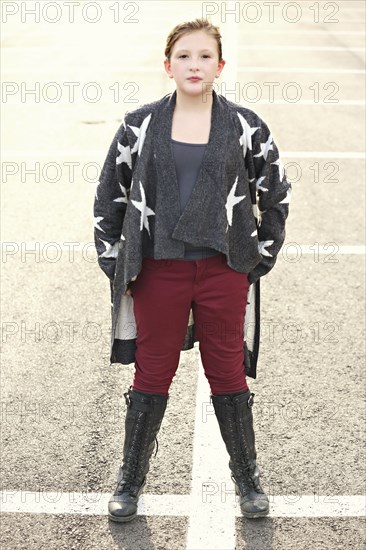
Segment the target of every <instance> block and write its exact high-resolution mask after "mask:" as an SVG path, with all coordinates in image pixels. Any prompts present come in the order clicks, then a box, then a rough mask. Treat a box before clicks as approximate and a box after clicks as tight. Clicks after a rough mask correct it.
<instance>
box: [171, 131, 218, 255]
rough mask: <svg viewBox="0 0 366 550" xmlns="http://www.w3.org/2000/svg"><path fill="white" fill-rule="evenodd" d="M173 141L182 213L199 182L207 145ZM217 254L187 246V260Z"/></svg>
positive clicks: (207, 249)
mask: <svg viewBox="0 0 366 550" xmlns="http://www.w3.org/2000/svg"><path fill="white" fill-rule="evenodd" d="M171 141H172V145H173V156H174V162H175V170H176V174H177V180H178V186H179V197H180V211H181V213H182V212H183V210H184V208H185V206H186V205H187V203H188V200H189V198H190V196H191V193H192V191H193V187H194V185H195V183H196V181H197V178H198V175H199V172H200V168H201V164H202V159H203V155H204V152H205V148H206V144H205V143H185V142H182V141H176V140H175V139H172V140H171ZM217 254H220V252H218V251H217V250H215V249H213V248H208V247H202V246H193V245H191V244H189V243H186V244H185V252H184V259H185V260H200V259H202V258H208V257H209V256H216V255H217Z"/></svg>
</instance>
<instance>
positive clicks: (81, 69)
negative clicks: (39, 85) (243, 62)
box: [2, 60, 366, 77]
mask: <svg viewBox="0 0 366 550" xmlns="http://www.w3.org/2000/svg"><path fill="white" fill-rule="evenodd" d="M88 69H90V71H94V72H95V66H94V65H91V66H90V67H88V66H86V65H74V66H71V65H70V66H68V67H67V74H68V75H69V74H70V72H72V71H77V72H78V73H81V74H84V73H85V72H87V71H88ZM156 71H157V69H156V67H151V66H150V67H141V66H140V67H126V66H124V65H120V66H115V65H113V66H108V65H103V67H98V73H101V72H112V73H119V74H122V73H123V75H126V74H134V73H154V74H156ZM241 71H245V72H247V73H250V72H252V73H253V72H254V73H258V72H260V73H262V72H263V73H290V74H293V73H320V74H325V73H327V74H348V75H351V74H352V75H361V74H362V75H364V74H365V73H366V70H365V69H340V68H337V67H334V68H332V67H324V68H321V67H273V66H270V67H264V66H256V65H254V66H239V67H238V72H241ZM17 72H20V73H22V74H23V73H27V72H31V73H34V72H35V68H34V67H30V66H29V65H28V66H23V67H21V66H17V67H14V65H12V66H11V67H6V66H5V61H4V60H3V66H2V74H3V75H4V74H5V73H17ZM44 72H45V73H46V74H47V76H49V75H50V74H52V67H51V69H47V70H46V71H44ZM53 72H54V73H55V74H59V75H62V67H60V66H58V67H57V68H56V67H55V68H54V71H53ZM36 74H37V76H38V75H40V74H42V69H41V70H40V69H39V68H38V67H37V69H36ZM158 76H159V75H158ZM161 76H164V73H163V72H162V73H161ZM94 77H95V74H94Z"/></svg>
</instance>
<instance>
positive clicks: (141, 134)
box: [129, 113, 151, 155]
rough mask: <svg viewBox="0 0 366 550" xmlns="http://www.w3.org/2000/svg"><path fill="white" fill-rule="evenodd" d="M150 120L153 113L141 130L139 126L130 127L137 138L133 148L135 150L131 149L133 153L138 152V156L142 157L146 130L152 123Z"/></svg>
mask: <svg viewBox="0 0 366 550" xmlns="http://www.w3.org/2000/svg"><path fill="white" fill-rule="evenodd" d="M150 118H151V113H150V114H149V115H148V116H147V117H145V118H144V120H143V121H142V124H141V126H140V128H139V127H138V126H130V125H129V126H130V128H131V130H132V131H133V133H134V134H135V136H136V137H137V140H136V143H135V145H134V146H133V148H132V149H131V153H136V151H137V154H138V155H140V153H141V149H142V146H143V144H144V141H145V135H146V130H147V127H148V126H149V123H150Z"/></svg>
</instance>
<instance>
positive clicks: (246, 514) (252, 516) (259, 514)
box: [242, 510, 269, 519]
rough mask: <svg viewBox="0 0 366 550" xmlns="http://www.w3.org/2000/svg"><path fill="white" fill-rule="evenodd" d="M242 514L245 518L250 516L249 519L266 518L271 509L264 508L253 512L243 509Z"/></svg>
mask: <svg viewBox="0 0 366 550" xmlns="http://www.w3.org/2000/svg"><path fill="white" fill-rule="evenodd" d="M242 514H243V516H244V517H245V518H248V519H255V518H264V517H266V516H268V514H269V510H264V511H263V512H253V513H250V512H243V511H242Z"/></svg>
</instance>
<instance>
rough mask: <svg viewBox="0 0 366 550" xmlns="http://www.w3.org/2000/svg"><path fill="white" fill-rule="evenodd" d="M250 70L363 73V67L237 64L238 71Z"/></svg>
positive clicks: (364, 71) (265, 71)
mask: <svg viewBox="0 0 366 550" xmlns="http://www.w3.org/2000/svg"><path fill="white" fill-rule="evenodd" d="M241 71H243V72H252V73H290V74H293V73H320V74H324V73H327V74H348V75H350V74H353V75H358V74H359V75H361V74H362V75H364V74H366V70H365V69H340V68H337V67H324V68H321V67H273V66H271V67H263V66H253V67H252V66H250V65H248V66H241V67H240V66H239V67H238V72H241Z"/></svg>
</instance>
